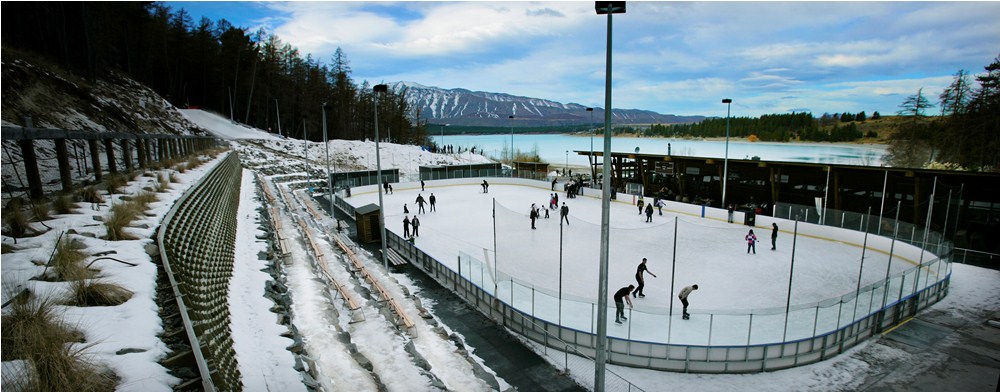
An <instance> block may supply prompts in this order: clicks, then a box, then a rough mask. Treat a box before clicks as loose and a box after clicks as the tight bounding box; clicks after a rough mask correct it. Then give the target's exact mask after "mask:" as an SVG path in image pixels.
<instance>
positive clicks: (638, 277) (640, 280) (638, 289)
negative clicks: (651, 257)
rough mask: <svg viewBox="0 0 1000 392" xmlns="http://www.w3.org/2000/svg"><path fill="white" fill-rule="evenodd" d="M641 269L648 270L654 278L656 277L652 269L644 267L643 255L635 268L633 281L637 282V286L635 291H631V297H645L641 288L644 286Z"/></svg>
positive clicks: (644, 259)
mask: <svg viewBox="0 0 1000 392" xmlns="http://www.w3.org/2000/svg"><path fill="white" fill-rule="evenodd" d="M643 271H645V272H649V274H650V275H653V277H654V278H655V277H656V274H654V273H653V271H650V270H649V268H646V258H645V257H643V258H642V262H641V263H639V267H638V268H636V269H635V281H636V282H638V283H639V287H636V289H635V291H634V292H632V296H633V297H635V296H639V297H641V298H645V297H646V296H645V295H644V294H643V293H642V288H643V287H645V286H646V279H644V276H643V275H642V273H643Z"/></svg>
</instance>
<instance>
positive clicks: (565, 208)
mask: <svg viewBox="0 0 1000 392" xmlns="http://www.w3.org/2000/svg"><path fill="white" fill-rule="evenodd" d="M560 215H562V218H560V219H559V223H562V221H564V220H565V221H566V226H569V206H567V205H566V202H563V206H562V210H560Z"/></svg>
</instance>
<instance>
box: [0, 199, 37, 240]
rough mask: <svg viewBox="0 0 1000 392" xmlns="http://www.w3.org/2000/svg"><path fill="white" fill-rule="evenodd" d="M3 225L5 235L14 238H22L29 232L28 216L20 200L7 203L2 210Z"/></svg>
mask: <svg viewBox="0 0 1000 392" xmlns="http://www.w3.org/2000/svg"><path fill="white" fill-rule="evenodd" d="M3 225H4V227H6V228H7V233H8V234H10V236H11V237H14V238H21V237H24V236H26V235H27V234H28V231H29V230H31V227H30V226H28V214H27V213H25V211H24V206H23V205H22V202H21V200H20V199H12V200H11V201H9V202H7V205H6V206H5V207H4V209H3Z"/></svg>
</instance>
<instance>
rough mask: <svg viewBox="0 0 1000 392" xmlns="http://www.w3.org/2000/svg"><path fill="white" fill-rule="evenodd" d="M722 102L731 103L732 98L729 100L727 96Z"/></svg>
mask: <svg viewBox="0 0 1000 392" xmlns="http://www.w3.org/2000/svg"><path fill="white" fill-rule="evenodd" d="M722 103H733V100H731V99H729V98H725V99H723V100H722Z"/></svg>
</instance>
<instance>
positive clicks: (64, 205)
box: [52, 195, 76, 214]
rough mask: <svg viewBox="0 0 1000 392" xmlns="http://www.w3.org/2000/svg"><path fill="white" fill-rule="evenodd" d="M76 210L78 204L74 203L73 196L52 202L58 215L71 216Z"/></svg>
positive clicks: (59, 198) (61, 197)
mask: <svg viewBox="0 0 1000 392" xmlns="http://www.w3.org/2000/svg"><path fill="white" fill-rule="evenodd" d="M74 208H76V203H75V202H74V201H73V196H70V195H62V196H57V197H56V198H55V199H54V200H52V209H54V210H55V211H56V213H57V214H71V213H73V209H74Z"/></svg>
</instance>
